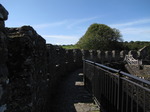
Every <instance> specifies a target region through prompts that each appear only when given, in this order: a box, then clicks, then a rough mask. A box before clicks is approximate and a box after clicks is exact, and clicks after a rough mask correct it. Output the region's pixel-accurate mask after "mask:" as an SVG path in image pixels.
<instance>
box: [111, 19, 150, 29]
mask: <svg viewBox="0 0 150 112" xmlns="http://www.w3.org/2000/svg"><path fill="white" fill-rule="evenodd" d="M145 23H150V19H141V20H136V21H131V22H126V23H120V24H112V25H110V26H111V27H127V26H133V25H140V24H145Z"/></svg>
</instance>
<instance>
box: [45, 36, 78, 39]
mask: <svg viewBox="0 0 150 112" xmlns="http://www.w3.org/2000/svg"><path fill="white" fill-rule="evenodd" d="M42 36H43V37H46V38H57V39H76V38H78V36H70V35H42Z"/></svg>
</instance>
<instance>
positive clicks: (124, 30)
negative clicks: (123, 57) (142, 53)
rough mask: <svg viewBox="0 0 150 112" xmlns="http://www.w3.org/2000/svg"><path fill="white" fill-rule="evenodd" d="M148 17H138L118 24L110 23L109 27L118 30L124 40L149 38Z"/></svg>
mask: <svg viewBox="0 0 150 112" xmlns="http://www.w3.org/2000/svg"><path fill="white" fill-rule="evenodd" d="M149 24H150V19H140V20H136V21H130V22H126V23H120V24H112V25H110V26H111V27H114V28H117V29H119V30H120V32H121V34H122V35H123V38H124V40H127V41H131V40H134V41H136V40H138V41H140V40H145V41H149V40H150V26H148V25H149Z"/></svg>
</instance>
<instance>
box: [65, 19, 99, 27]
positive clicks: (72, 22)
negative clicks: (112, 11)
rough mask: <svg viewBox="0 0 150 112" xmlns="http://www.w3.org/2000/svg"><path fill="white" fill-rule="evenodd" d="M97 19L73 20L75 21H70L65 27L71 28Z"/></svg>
mask: <svg viewBox="0 0 150 112" xmlns="http://www.w3.org/2000/svg"><path fill="white" fill-rule="evenodd" d="M97 18H99V17H91V18H83V19H75V20H72V21H71V24H69V25H68V26H67V27H68V28H72V27H74V26H76V25H78V24H82V23H85V22H89V21H92V20H95V19H97Z"/></svg>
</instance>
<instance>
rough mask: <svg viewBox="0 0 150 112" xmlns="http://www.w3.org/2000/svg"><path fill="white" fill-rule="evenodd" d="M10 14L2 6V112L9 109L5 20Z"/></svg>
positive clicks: (0, 104)
mask: <svg viewBox="0 0 150 112" xmlns="http://www.w3.org/2000/svg"><path fill="white" fill-rule="evenodd" d="M7 16H8V12H7V10H6V9H5V8H4V7H3V6H2V5H1V4H0V112H3V111H5V110H6V108H7V102H8V99H7V97H8V93H9V91H8V83H9V79H8V68H7V64H6V62H7V60H8V48H7V45H8V44H7V33H6V30H5V20H7V18H8V17H7Z"/></svg>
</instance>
